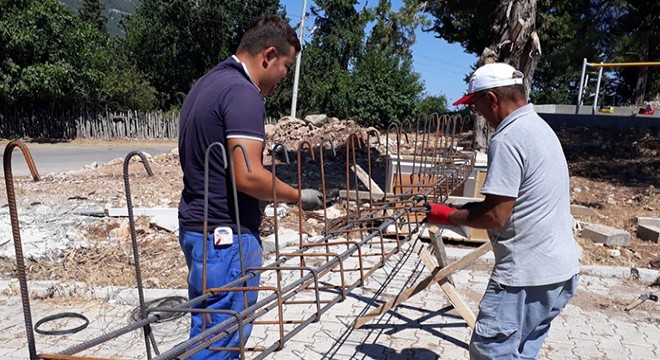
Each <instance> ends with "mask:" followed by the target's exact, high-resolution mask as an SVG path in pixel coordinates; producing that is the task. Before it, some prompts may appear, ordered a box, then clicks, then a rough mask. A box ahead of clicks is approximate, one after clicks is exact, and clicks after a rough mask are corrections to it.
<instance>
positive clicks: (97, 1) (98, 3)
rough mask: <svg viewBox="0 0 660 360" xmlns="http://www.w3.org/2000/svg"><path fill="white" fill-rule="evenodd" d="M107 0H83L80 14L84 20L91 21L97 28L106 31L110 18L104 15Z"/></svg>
mask: <svg viewBox="0 0 660 360" xmlns="http://www.w3.org/2000/svg"><path fill="white" fill-rule="evenodd" d="M104 9H105V1H103V0H83V2H82V5H81V7H80V10H79V11H78V16H80V19H81V20H82V21H84V22H87V23H90V24H91V25H92V26H94V27H95V28H96V29H97V30H99V31H101V32H106V31H107V30H106V25H107V23H108V18H106V17H105V16H104V15H103V10H104Z"/></svg>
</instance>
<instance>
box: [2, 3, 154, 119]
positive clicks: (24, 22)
mask: <svg viewBox="0 0 660 360" xmlns="http://www.w3.org/2000/svg"><path fill="white" fill-rule="evenodd" d="M0 7H2V9H3V12H2V13H0V97H2V99H3V100H4V101H3V102H2V106H3V107H17V108H29V107H47V108H57V109H68V108H71V107H82V106H84V107H104V106H108V105H109V104H115V105H117V106H126V105H128V104H130V105H136V104H140V106H142V107H150V106H151V104H149V99H150V97H153V95H152V92H153V91H152V90H151V89H150V87H149V86H148V85H146V84H145V83H144V80H143V79H142V77H141V76H140V75H139V73H136V72H132V71H131V70H130V69H129V68H126V67H124V66H123V65H124V64H123V62H122V61H121V59H120V58H116V57H114V56H113V53H112V48H113V47H112V44H111V43H110V42H109V40H108V36H107V34H106V33H104V32H100V31H99V30H98V29H96V28H95V27H93V26H92V25H90V24H88V23H84V22H82V21H81V20H80V18H78V17H77V16H75V15H74V14H73V13H72V12H71V11H70V10H69V9H68V8H66V7H64V6H63V5H61V4H60V3H59V2H58V1H56V0H41V1H36V0H34V1H29V0H26V1H22V2H15V1H11V0H0ZM117 78H122V79H123V81H122V83H116V82H112V81H111V79H117ZM109 79H110V80H109ZM126 89H130V90H126Z"/></svg>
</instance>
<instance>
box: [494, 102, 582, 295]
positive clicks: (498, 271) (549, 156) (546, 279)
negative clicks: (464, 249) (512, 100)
mask: <svg viewBox="0 0 660 360" xmlns="http://www.w3.org/2000/svg"><path fill="white" fill-rule="evenodd" d="M481 193H482V194H492V195H500V196H507V197H513V198H515V199H516V200H515V203H514V206H513V212H512V214H511V219H510V220H509V222H508V223H507V224H506V225H505V226H503V227H502V228H499V229H489V230H488V235H489V237H490V240H491V242H492V243H493V252H494V254H495V266H494V268H493V273H492V279H493V280H495V281H497V282H499V283H501V284H503V285H507V286H539V285H547V284H554V283H558V282H561V281H565V280H567V279H569V278H570V277H572V276H573V275H575V274H577V273H578V272H579V270H580V268H579V259H580V257H581V249H580V247H579V246H578V244H577V242H576V241H575V239H574V237H573V218H572V216H571V212H570V195H569V176H568V166H567V164H566V158H565V157H564V152H563V150H562V148H561V144H560V143H559V139H557V136H556V135H555V133H554V131H553V130H552V129H551V128H550V126H548V124H547V123H546V122H545V121H544V120H543V119H541V117H539V116H538V115H537V114H536V113H535V112H534V108H533V105H532V104H527V105H525V106H523V107H521V108H519V109H517V110H515V111H514V112H512V113H511V114H509V116H507V117H506V118H505V119H504V120H503V121H502V123H500V125H499V126H498V127H497V129H496V130H495V134H494V135H493V140H492V142H491V144H490V147H489V149H488V172H487V175H486V180H485V182H484V186H483V188H482V189H481Z"/></svg>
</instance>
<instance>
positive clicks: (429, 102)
mask: <svg viewBox="0 0 660 360" xmlns="http://www.w3.org/2000/svg"><path fill="white" fill-rule="evenodd" d="M415 110H416V113H417V114H418V115H431V114H433V113H436V114H444V113H447V112H448V111H449V109H447V97H446V96H445V95H438V96H432V95H427V96H425V97H424V98H423V99H422V100H421V101H420V102H419V103H418V104H417V108H416V109H415Z"/></svg>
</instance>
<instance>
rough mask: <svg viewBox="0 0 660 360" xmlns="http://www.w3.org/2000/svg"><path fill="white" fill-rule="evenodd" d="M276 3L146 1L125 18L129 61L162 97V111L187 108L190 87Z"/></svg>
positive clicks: (270, 0)
mask: <svg viewBox="0 0 660 360" xmlns="http://www.w3.org/2000/svg"><path fill="white" fill-rule="evenodd" d="M278 9H279V1H278V0H253V1H249V2H240V1H229V2H228V1H224V0H201V1H172V2H164V1H161V0H143V1H142V4H141V6H140V7H139V8H138V9H137V12H136V14H135V15H134V16H131V17H129V18H125V19H124V20H123V22H122V26H123V28H124V31H125V33H126V38H125V40H124V41H123V46H124V48H125V49H126V56H127V57H128V58H129V59H130V60H131V61H132V62H133V64H134V65H135V66H136V68H137V69H138V70H139V71H140V72H142V73H144V74H145V75H146V77H147V79H148V80H149V82H150V83H151V84H152V85H153V86H154V87H155V88H156V90H157V91H158V100H159V104H160V106H161V107H163V108H165V109H169V108H171V107H176V106H178V105H180V104H181V103H182V102H183V99H184V97H185V95H186V94H187V93H188V90H190V87H191V86H192V84H193V83H194V82H195V80H197V79H198V78H199V77H201V76H202V75H203V74H204V73H206V72H207V71H208V70H210V69H211V68H212V67H213V66H215V65H216V64H218V63H219V62H220V61H222V60H224V59H225V58H226V57H228V56H229V55H231V54H232V53H233V52H234V51H235V50H236V46H237V45H238V42H239V40H240V38H241V36H242V35H243V33H245V31H247V29H248V28H249V27H250V26H251V25H252V24H253V23H254V22H255V21H256V20H257V19H258V18H259V17H261V16H262V15H266V14H274V13H276V12H277V11H278Z"/></svg>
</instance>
